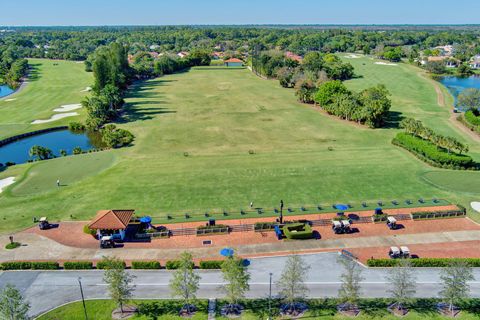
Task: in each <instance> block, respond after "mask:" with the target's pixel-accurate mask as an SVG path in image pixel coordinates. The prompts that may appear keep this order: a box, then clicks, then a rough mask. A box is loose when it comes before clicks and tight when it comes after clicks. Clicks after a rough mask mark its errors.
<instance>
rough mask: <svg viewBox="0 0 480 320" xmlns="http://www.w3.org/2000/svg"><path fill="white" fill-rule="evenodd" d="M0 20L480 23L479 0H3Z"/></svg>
mask: <svg viewBox="0 0 480 320" xmlns="http://www.w3.org/2000/svg"><path fill="white" fill-rule="evenodd" d="M0 2H1V3H0V25H4V26H5V25H9V26H19V25H20V26H21V25H166V24H167V25H171V24H480V15H479V13H478V12H479V11H478V9H480V5H479V4H478V3H479V2H478V0H455V1H453V2H452V1H445V0H397V1H389V0H382V1H380V0H237V1H222V0H216V1H213V0H197V1H195V0H168V1H165V0H129V1H126V0H74V1H72V0H21V1H20V0H1V1H0Z"/></svg>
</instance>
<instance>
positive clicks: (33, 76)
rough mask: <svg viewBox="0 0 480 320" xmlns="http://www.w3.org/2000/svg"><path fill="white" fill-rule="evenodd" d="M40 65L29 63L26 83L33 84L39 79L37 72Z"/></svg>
mask: <svg viewBox="0 0 480 320" xmlns="http://www.w3.org/2000/svg"><path fill="white" fill-rule="evenodd" d="M40 65H41V64H40V63H29V64H28V66H29V69H28V76H27V81H29V82H33V81H37V80H38V79H40V72H39V71H38V69H39V66H40Z"/></svg>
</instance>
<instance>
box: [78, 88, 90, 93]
mask: <svg viewBox="0 0 480 320" xmlns="http://www.w3.org/2000/svg"><path fill="white" fill-rule="evenodd" d="M90 91H92V87H85V89H83V90H82V91H80V92H90Z"/></svg>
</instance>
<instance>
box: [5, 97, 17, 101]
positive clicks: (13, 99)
mask: <svg viewBox="0 0 480 320" xmlns="http://www.w3.org/2000/svg"><path fill="white" fill-rule="evenodd" d="M15 100H17V98H10V99H5V101H15Z"/></svg>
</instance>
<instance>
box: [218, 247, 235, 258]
mask: <svg viewBox="0 0 480 320" xmlns="http://www.w3.org/2000/svg"><path fill="white" fill-rule="evenodd" d="M233 252H234V251H233V249H232V248H223V249H222V250H220V254H221V255H222V256H224V257H231V256H233Z"/></svg>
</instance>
